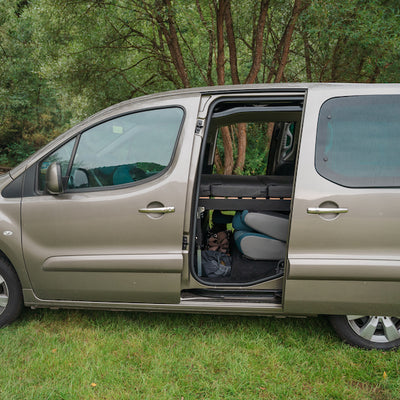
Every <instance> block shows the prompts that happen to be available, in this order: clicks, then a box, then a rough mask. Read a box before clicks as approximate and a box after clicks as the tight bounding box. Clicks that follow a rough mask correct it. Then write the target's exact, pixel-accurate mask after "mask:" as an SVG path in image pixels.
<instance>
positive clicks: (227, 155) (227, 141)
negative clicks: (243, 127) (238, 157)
mask: <svg viewBox="0 0 400 400" xmlns="http://www.w3.org/2000/svg"><path fill="white" fill-rule="evenodd" d="M221 136H222V141H223V143H224V175H232V172H233V146H232V139H231V134H230V132H229V127H228V126H223V127H222V128H221Z"/></svg>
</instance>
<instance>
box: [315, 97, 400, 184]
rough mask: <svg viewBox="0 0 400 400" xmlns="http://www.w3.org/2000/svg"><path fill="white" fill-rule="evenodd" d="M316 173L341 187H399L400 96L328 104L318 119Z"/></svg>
mask: <svg viewBox="0 0 400 400" xmlns="http://www.w3.org/2000/svg"><path fill="white" fill-rule="evenodd" d="M316 168H317V171H318V173H319V174H320V175H322V176H323V177H325V178H327V179H329V180H331V181H333V182H336V183H339V184H341V185H343V186H349V187H391V186H392V187H393V186H400V96H395V95H387V96H351V97H338V98H333V99H330V100H328V101H327V102H325V103H324V104H323V106H322V107H321V110H320V114H319V119H318V132H317V144H316Z"/></svg>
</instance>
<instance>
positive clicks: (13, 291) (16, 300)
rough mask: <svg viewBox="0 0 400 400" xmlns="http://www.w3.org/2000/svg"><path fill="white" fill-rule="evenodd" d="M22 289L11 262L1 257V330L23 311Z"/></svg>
mask: <svg viewBox="0 0 400 400" xmlns="http://www.w3.org/2000/svg"><path fill="white" fill-rule="evenodd" d="M22 306H23V299H22V289H21V284H20V282H19V279H18V276H17V274H16V272H15V270H14V268H13V266H12V265H11V264H10V262H9V261H8V260H6V259H4V258H2V257H0V328H2V327H3V326H6V325H9V324H10V323H11V322H13V321H15V320H16V319H17V318H18V316H19V315H20V313H21V311H22Z"/></svg>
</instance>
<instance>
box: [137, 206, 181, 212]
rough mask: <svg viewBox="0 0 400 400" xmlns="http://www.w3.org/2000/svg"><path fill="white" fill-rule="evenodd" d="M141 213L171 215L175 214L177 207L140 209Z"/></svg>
mask: <svg viewBox="0 0 400 400" xmlns="http://www.w3.org/2000/svg"><path fill="white" fill-rule="evenodd" d="M139 212H140V213H145V214H171V213H174V212H175V207H154V208H151V207H150V208H140V209H139Z"/></svg>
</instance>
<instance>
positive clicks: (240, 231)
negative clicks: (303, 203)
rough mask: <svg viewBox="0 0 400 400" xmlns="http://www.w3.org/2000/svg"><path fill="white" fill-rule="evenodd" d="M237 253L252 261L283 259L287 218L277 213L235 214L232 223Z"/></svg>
mask: <svg viewBox="0 0 400 400" xmlns="http://www.w3.org/2000/svg"><path fill="white" fill-rule="evenodd" d="M232 225H233V228H234V229H235V233H234V239H235V244H236V246H237V248H238V249H239V251H240V252H241V253H242V254H244V255H245V256H246V257H248V258H251V259H253V260H281V259H283V258H285V254H286V241H287V236H288V229H289V218H288V217H287V216H285V215H283V214H278V213H271V212H268V213H259V212H249V211H247V210H245V211H243V212H237V213H236V214H235V216H234V218H233V221H232Z"/></svg>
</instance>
